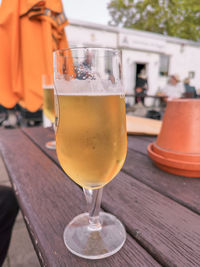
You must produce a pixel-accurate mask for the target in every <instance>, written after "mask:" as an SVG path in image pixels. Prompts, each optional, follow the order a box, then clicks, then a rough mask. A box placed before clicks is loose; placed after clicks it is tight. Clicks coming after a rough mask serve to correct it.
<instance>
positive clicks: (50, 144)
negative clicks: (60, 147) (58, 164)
mask: <svg viewBox="0 0 200 267" xmlns="http://www.w3.org/2000/svg"><path fill="white" fill-rule="evenodd" d="M45 146H46V148H48V149H52V150H55V149H56V141H55V140H53V141H49V142H47V143H46V144H45Z"/></svg>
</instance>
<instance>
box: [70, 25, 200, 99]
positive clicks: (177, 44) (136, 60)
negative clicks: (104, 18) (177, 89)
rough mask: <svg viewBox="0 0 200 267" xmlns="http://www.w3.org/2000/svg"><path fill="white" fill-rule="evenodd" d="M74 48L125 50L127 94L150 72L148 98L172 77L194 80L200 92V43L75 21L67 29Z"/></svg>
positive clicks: (132, 91)
mask: <svg viewBox="0 0 200 267" xmlns="http://www.w3.org/2000/svg"><path fill="white" fill-rule="evenodd" d="M66 33H67V37H68V41H69V45H70V47H77V46H90V47H111V48H118V49H121V50H122V60H123V65H122V67H123V78H124V87H125V92H126V93H129V94H133V93H134V87H135V81H136V77H137V74H138V73H139V72H140V70H141V69H142V68H145V69H146V73H147V79H148V86H149V90H148V94H149V95H153V94H155V93H156V92H157V91H158V90H159V89H161V88H162V87H163V86H164V85H165V84H166V82H167V80H168V76H169V75H171V74H178V75H179V77H180V79H181V80H183V79H184V78H186V77H190V78H191V84H192V85H194V86H195V87H196V89H199V88H200V43H198V42H193V41H189V40H185V39H180V38H175V37H168V36H163V35H161V34H156V33H150V32H145V31H139V30H129V29H122V28H117V27H111V26H104V25H100V24H95V23H89V22H83V21H77V20H71V21H70V25H69V26H67V27H66Z"/></svg>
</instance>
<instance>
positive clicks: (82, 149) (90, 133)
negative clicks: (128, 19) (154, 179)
mask: <svg viewBox="0 0 200 267" xmlns="http://www.w3.org/2000/svg"><path fill="white" fill-rule="evenodd" d="M54 84H55V91H54V93H55V94H56V97H55V99H56V103H55V113H56V114H55V116H56V120H55V121H56V151H57V156H58V160H59V162H60V164H61V166H62V168H63V169H64V171H65V172H66V174H67V175H68V176H69V177H70V178H71V179H72V180H74V181H75V182H76V183H77V184H79V185H80V186H82V187H83V191H84V194H85V197H86V201H87V204H88V208H89V212H88V213H83V214H81V215H78V216H76V217H75V218H74V219H73V220H72V221H71V222H70V223H69V224H68V226H67V227H66V228H65V231H64V242H65V245H66V246H67V248H68V249H69V250H70V251H71V252H72V253H74V254H75V255H77V256H80V257H83V258H88V259H100V258H105V257H108V256H110V255H112V254H114V253H116V252H117V251H118V250H119V249H120V248H121V247H122V246H123V244H124V242H125V239H126V232H125V229H124V227H123V225H122V224H121V222H120V221H119V220H118V219H117V218H116V217H115V216H113V215H111V214H109V213H105V212H99V211H100V203H101V196H102V188H103V186H104V185H105V184H107V183H108V182H110V181H111V180H112V179H113V178H114V177H115V176H116V174H117V173H118V172H119V171H120V169H121V168H122V166H123V163H124V161H125V157H126V152H127V133H126V113H125V96H124V91H123V87H122V80H121V56H120V52H119V51H118V50H114V49H107V48H73V49H64V50H57V51H55V52H54Z"/></svg>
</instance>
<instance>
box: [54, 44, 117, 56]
mask: <svg viewBox="0 0 200 267" xmlns="http://www.w3.org/2000/svg"><path fill="white" fill-rule="evenodd" d="M76 50H77V51H79V50H85V51H95V50H96V51H112V52H114V54H115V55H119V56H120V55H121V52H122V51H121V49H118V48H112V47H90V46H79V47H71V48H70V47H69V48H62V49H57V50H55V51H53V55H56V54H59V53H60V52H64V51H76ZM63 56H65V57H67V55H63ZM104 56H105V57H106V56H109V55H104ZM77 57H79V56H77Z"/></svg>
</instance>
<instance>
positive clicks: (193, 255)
mask: <svg viewBox="0 0 200 267" xmlns="http://www.w3.org/2000/svg"><path fill="white" fill-rule="evenodd" d="M36 132H37V130H35V133H33V132H31V134H30V135H32V138H35V140H36V139H37V138H36V137H35V135H37V133H36ZM33 136H34V137H33ZM47 153H48V151H47ZM124 170H126V172H129V173H130V175H131V176H128V175H126V174H123V173H120V175H119V177H120V178H116V179H114V180H113V181H112V182H111V183H109V184H108V185H107V186H106V188H105V191H106V193H105V194H104V196H105V197H103V208H105V209H106V210H108V211H112V213H114V214H116V215H117V216H118V217H120V218H121V219H122V221H123V222H125V224H126V226H127V228H128V230H129V231H130V233H131V234H132V235H133V236H134V237H135V238H137V239H138V242H140V243H141V244H142V245H143V246H144V247H145V248H146V249H147V250H148V251H150V252H151V253H152V254H153V255H154V257H155V258H157V259H158V260H159V261H160V262H161V263H163V264H164V265H166V266H198V262H199V261H200V258H199V257H200V250H199V246H198V243H199V242H200V217H199V216H198V215H197V214H195V213H193V212H192V211H190V210H189V209H187V208H185V207H183V206H181V205H179V204H178V203H176V202H175V201H173V200H170V199H169V198H167V197H165V196H163V195H161V194H160V193H158V192H156V191H154V190H152V189H151V188H149V186H148V187H147V186H146V185H144V184H143V183H141V182H138V181H136V180H135V179H134V176H136V177H137V178H138V177H139V179H141V181H142V182H143V181H144V182H146V181H147V180H148V179H149V182H148V183H149V185H150V186H151V187H152V184H151V183H153V186H157V183H158V184H159V183H160V182H159V179H161V178H162V177H163V176H165V175H166V177H167V178H166V179H165V182H163V188H165V189H166V192H167V194H169V192H168V190H169V191H170V190H172V189H173V188H170V189H169V188H168V184H169V179H170V178H173V179H174V180H175V182H176V185H177V186H176V187H175V188H174V196H175V195H176V194H178V197H179V198H183V199H184V200H186V196H183V194H181V191H179V182H180V180H179V182H177V179H176V178H177V177H176V176H173V175H170V174H166V173H164V172H162V171H160V170H159V169H157V168H155V167H154V166H152V164H151V161H150V160H149V159H148V157H147V156H145V155H144V154H143V153H142V152H141V153H137V152H136V151H134V153H133V150H132V149H129V151H128V156H127V160H126V163H125V167H124ZM155 173H157V175H156V177H155V178H152V176H155ZM143 176H144V177H145V178H144V179H143V178H142V177H143ZM181 178H182V177H181ZM142 179H143V180H142ZM156 180H157V183H156ZM175 182H174V183H175ZM180 186H181V184H180ZM182 187H183V185H182ZM157 189H160V187H159V186H157ZM190 190H191V192H192V185H191V187H190ZM186 192H187V188H186ZM170 194H171V192H170ZM198 196H199V194H198ZM179 198H178V199H179ZM192 200H193V199H192V198H189V199H188V203H186V204H188V206H191V205H193V204H194V203H195V201H194V202H192ZM196 200H197V192H196ZM191 202H192V204H191ZM195 204H196V207H197V202H196V203H195Z"/></svg>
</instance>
